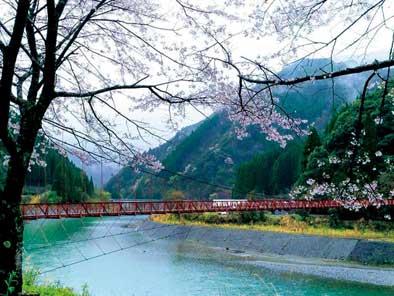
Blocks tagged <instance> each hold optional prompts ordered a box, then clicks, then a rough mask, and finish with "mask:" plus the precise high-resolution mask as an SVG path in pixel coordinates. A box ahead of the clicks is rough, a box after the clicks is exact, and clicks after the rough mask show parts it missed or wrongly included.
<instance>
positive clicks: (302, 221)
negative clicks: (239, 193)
mask: <svg viewBox="0 0 394 296" xmlns="http://www.w3.org/2000/svg"><path fill="white" fill-rule="evenodd" d="M249 215H250V214H249ZM248 218H249V220H248V221H246V222H245V221H241V219H240V217H239V213H235V214H230V215H227V216H221V215H219V214H217V213H203V214H199V215H193V214H192V215H190V214H186V215H185V214H183V215H181V216H179V215H174V214H167V215H152V216H151V220H152V221H155V222H159V223H167V224H177V225H194V226H207V227H220V228H230V229H242V230H258V231H265V232H280V233H287V234H309V235H317V236H328V237H338V238H353V239H364V240H373V241H382V242H392V243H394V223H392V222H386V221H364V220H361V221H338V220H336V221H335V222H333V221H331V219H330V218H329V217H324V216H320V217H312V216H306V217H303V216H300V215H297V214H293V215H283V216H277V215H267V214H263V217H257V219H256V220H260V221H255V222H251V221H250V217H248ZM261 220H263V221H261ZM331 223H336V224H339V225H336V226H335V227H332V226H330V224H331Z"/></svg>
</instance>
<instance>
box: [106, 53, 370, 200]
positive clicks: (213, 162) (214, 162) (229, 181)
mask: <svg viewBox="0 0 394 296" xmlns="http://www.w3.org/2000/svg"><path fill="white" fill-rule="evenodd" d="M332 67H335V69H339V68H344V67H345V65H344V64H333V65H332ZM330 68H331V64H330V62H329V60H328V59H317V60H305V61H303V63H300V64H298V65H296V66H290V67H287V68H285V69H284V70H283V71H281V72H280V73H279V75H280V76H281V77H283V78H291V77H294V76H297V75H298V76H299V75H308V74H309V75H312V74H318V73H322V72H324V71H325V70H328V69H330ZM362 75H363V76H364V75H366V74H362ZM360 79H361V78H360ZM358 81H359V79H354V80H340V79H334V80H333V81H328V80H324V81H308V82H305V83H303V84H301V85H299V86H297V87H296V88H292V89H288V88H286V90H285V89H280V90H279V91H278V92H277V93H275V94H274V95H275V96H277V97H279V99H280V104H281V105H282V106H283V107H284V108H285V109H286V110H287V112H288V113H290V114H291V115H293V116H294V117H300V118H304V119H307V120H308V121H309V122H314V123H315V126H316V127H317V128H318V130H322V129H323V128H324V127H325V126H326V124H327V122H328V120H329V118H330V116H331V114H332V111H333V110H334V109H335V108H337V107H339V106H340V105H342V104H344V103H346V102H349V101H350V100H352V99H353V98H354V97H355V94H357V93H358V89H359V88H360V86H361V84H359V83H358ZM249 134H250V136H249V137H247V138H246V139H243V140H238V139H237V138H236V136H235V135H234V126H233V124H232V122H230V121H229V119H228V118H227V114H226V113H225V112H219V113H216V114H213V115H212V116H211V117H210V118H208V119H206V120H204V121H203V122H202V123H200V124H199V125H198V127H196V126H194V127H193V130H192V132H191V133H190V134H189V135H187V136H182V135H177V136H176V138H177V140H178V141H176V142H174V143H172V144H168V143H166V144H164V145H162V146H159V147H158V148H156V149H153V150H152V151H150V152H151V153H153V154H155V155H156V156H157V157H158V159H159V160H161V161H162V163H163V164H164V166H165V168H166V169H165V170H163V171H162V172H160V173H159V174H153V173H151V172H148V173H147V172H140V173H135V172H133V171H132V170H131V169H129V168H123V169H122V170H121V171H120V172H119V173H118V174H117V175H116V176H114V177H113V178H111V179H110V180H109V182H108V183H107V184H106V186H105V189H106V190H108V191H109V192H111V193H112V196H113V197H114V198H144V199H160V198H167V197H168V195H169V194H170V193H171V191H172V190H175V189H176V190H178V191H182V192H183V193H184V195H185V197H186V198H191V199H206V198H208V197H210V196H211V197H215V196H219V197H230V196H232V190H231V189H232V187H233V185H234V183H236V185H235V188H236V191H237V192H240V193H244V192H248V191H249V189H250V188H249V187H248V186H249V185H250V184H249V185H248V186H246V187H243V186H244V185H243V184H240V183H239V182H238V180H236V173H237V171H238V167H239V166H240V165H241V164H242V165H241V166H240V169H241V170H242V169H243V170H244V171H246V170H248V168H249V165H250V166H251V167H253V166H254V165H252V163H253V162H261V163H263V162H265V159H269V161H272V167H270V170H269V172H270V174H272V172H273V170H275V171H276V172H278V173H280V174H282V177H283V178H277V179H276V180H275V181H272V182H274V183H267V184H265V185H262V184H261V185H259V186H261V188H259V189H258V190H261V192H264V193H267V194H279V193H282V192H285V191H287V190H288V189H289V188H290V187H291V185H292V183H293V182H294V181H295V180H296V179H297V176H298V174H299V172H300V171H299V170H300V168H299V166H298V163H299V160H300V159H301V157H302V141H301V139H299V140H298V141H297V142H294V143H292V144H291V145H289V147H288V148H287V149H285V150H284V151H283V150H281V149H280V148H279V146H278V145H277V144H275V143H273V142H269V141H267V140H266V139H265V135H264V134H262V133H260V131H259V130H258V128H253V127H252V128H250V129H249ZM267 151H269V155H270V156H261V155H260V156H256V155H258V154H261V153H264V152H267ZM271 154H272V155H271ZM254 157H255V158H254ZM271 158H272V159H271ZM251 159H254V160H252V161H251V162H250V163H249V164H248V163H246V164H243V163H245V162H248V161H250V160H251ZM288 162H290V163H291V165H292V166H294V169H295V172H294V174H291V175H288V174H287V173H285V172H284V171H283V170H282V168H283V165H285V164H287V163H288ZM267 173H268V171H267ZM256 178H257V179H259V178H260V179H261V180H262V179H264V176H256ZM257 179H256V180H257ZM237 182H238V183H237ZM270 182H271V181H270ZM251 190H255V189H251Z"/></svg>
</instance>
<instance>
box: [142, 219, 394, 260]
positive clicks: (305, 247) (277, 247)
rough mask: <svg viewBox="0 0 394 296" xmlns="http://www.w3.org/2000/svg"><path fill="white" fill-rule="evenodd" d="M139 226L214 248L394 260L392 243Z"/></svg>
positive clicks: (157, 235)
mask: <svg viewBox="0 0 394 296" xmlns="http://www.w3.org/2000/svg"><path fill="white" fill-rule="evenodd" d="M139 227H140V230H142V231H143V232H145V233H146V234H148V235H150V236H151V237H153V238H165V237H177V238H180V239H184V240H190V241H193V242H198V243H201V244H203V245H206V246H209V247H215V248H223V249H228V250H234V251H242V252H253V253H260V254H275V255H285V256H297V257H302V258H317V259H330V260H341V261H353V262H358V263H363V264H394V243H386V242H375V241H368V240H361V239H346V238H334V237H324V236H315V235H299V234H285V233H276V232H262V231H256V230H240V229H229V228H218V227H202V226H190V225H170V224H159V223H155V222H151V221H147V222H144V223H143V224H141V225H140V226H139Z"/></svg>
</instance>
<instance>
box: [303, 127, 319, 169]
mask: <svg viewBox="0 0 394 296" xmlns="http://www.w3.org/2000/svg"><path fill="white" fill-rule="evenodd" d="M320 145H321V140H320V137H319V133H318V132H317V130H316V128H315V127H312V128H311V130H310V134H309V136H308V137H307V139H306V141H305V145H304V151H303V153H302V162H301V167H302V170H303V171H304V170H305V168H306V166H307V164H308V158H309V155H311V153H312V152H313V150H315V148H316V147H319V146H320Z"/></svg>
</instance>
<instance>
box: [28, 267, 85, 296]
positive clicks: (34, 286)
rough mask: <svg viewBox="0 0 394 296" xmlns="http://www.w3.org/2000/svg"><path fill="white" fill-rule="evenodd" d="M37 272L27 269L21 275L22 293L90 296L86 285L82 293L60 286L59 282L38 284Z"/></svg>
mask: <svg viewBox="0 0 394 296" xmlns="http://www.w3.org/2000/svg"><path fill="white" fill-rule="evenodd" d="M38 275H39V271H38V270H36V269H33V268H27V270H26V271H25V272H24V274H23V291H24V292H26V293H28V294H39V295H40V296H91V294H90V293H89V291H88V288H87V285H84V286H82V293H77V292H75V291H74V290H73V289H71V288H68V287H64V286H62V285H61V284H60V283H59V282H47V283H44V284H38V283H37V279H38Z"/></svg>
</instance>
